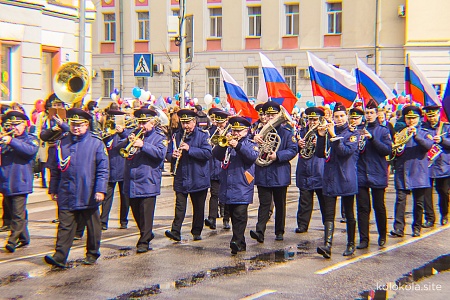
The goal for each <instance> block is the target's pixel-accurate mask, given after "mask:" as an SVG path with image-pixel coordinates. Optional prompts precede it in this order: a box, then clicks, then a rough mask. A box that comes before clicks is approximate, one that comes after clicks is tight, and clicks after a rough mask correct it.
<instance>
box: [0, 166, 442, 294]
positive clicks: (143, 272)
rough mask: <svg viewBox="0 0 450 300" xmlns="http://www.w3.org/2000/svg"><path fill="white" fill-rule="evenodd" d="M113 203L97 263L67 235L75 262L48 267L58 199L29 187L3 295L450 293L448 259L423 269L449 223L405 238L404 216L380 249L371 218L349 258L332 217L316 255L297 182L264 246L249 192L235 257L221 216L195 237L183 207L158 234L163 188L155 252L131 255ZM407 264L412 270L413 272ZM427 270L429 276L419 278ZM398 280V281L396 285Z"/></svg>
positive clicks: (168, 193) (4, 259)
mask: <svg viewBox="0 0 450 300" xmlns="http://www.w3.org/2000/svg"><path fill="white" fill-rule="evenodd" d="M294 164H295V163H294ZM167 181H170V178H168V179H166V181H165V182H167ZM36 183H37V182H36ZM394 200H395V191H394V190H393V189H392V188H391V187H390V188H388V190H387V195H386V206H387V208H388V217H389V220H388V222H389V225H388V226H389V227H388V230H391V229H392V222H393V214H394V210H393V207H394ZM117 202H118V201H115V203H114V206H113V209H112V214H111V220H110V224H109V229H108V230H107V231H104V232H103V235H102V244H101V253H102V256H101V257H100V259H99V260H98V262H97V264H96V265H94V266H83V265H81V264H80V260H81V259H83V257H84V252H85V250H84V245H85V238H83V239H82V240H81V241H75V242H74V247H73V248H72V251H71V253H70V256H69V260H70V262H71V264H72V265H73V267H72V268H70V269H67V270H63V271H60V270H52V269H51V268H50V267H49V266H47V265H46V264H45V263H44V262H43V256H44V255H46V254H50V253H52V252H53V248H54V243H55V235H56V226H57V225H55V224H53V223H51V220H52V219H54V218H55V216H56V206H55V203H54V202H52V201H51V200H49V198H48V196H47V195H46V192H45V190H43V189H40V188H36V189H35V193H34V194H32V195H31V196H30V198H29V202H28V203H29V204H28V210H29V229H30V233H31V238H32V240H31V244H30V245H29V246H28V247H26V248H21V249H18V250H17V251H16V252H15V253H13V254H10V253H6V252H5V251H4V249H1V250H0V298H1V299H19V298H23V299H113V298H117V299H130V298H134V299H146V298H153V297H157V298H161V299H177V298H184V299H208V298H212V299H242V298H246V297H247V298H246V299H257V298H259V299H358V298H363V296H364V295H372V296H374V295H377V297H378V296H380V295H382V299H384V298H385V296H384V294H383V293H384V292H383V291H378V292H377V293H374V292H368V293H366V294H364V291H370V290H374V289H377V287H378V288H379V289H380V290H381V289H383V288H384V287H385V286H386V285H387V286H388V287H389V288H390V291H389V292H388V296H389V297H388V298H395V299H448V295H449V294H450V286H449V285H450V284H449V282H450V280H449V279H450V276H449V274H450V273H448V272H438V271H444V270H446V269H450V259H447V258H448V257H446V258H445V259H441V260H438V261H437V262H435V263H434V265H433V268H431V267H430V266H425V267H423V266H424V265H426V264H427V263H429V262H430V261H433V260H435V259H436V258H438V257H440V256H442V255H446V254H449V253H450V246H449V245H450V231H449V230H448V228H449V225H446V226H440V225H436V227H435V228H432V229H424V230H423V231H422V236H421V237H420V238H412V237H411V236H410V233H411V228H410V224H411V222H412V215H411V213H408V214H407V228H406V233H407V234H408V235H407V236H405V237H404V238H400V239H399V238H397V239H395V238H388V242H387V245H386V247H385V248H382V249H380V248H379V247H378V245H377V239H378V236H377V233H376V226H375V225H373V224H372V225H371V227H370V230H371V243H370V247H369V248H368V249H365V250H357V252H356V254H355V255H354V256H352V257H349V258H346V257H343V256H342V252H343V251H344V250H345V244H346V233H345V224H341V223H339V222H336V227H337V229H336V231H335V238H334V241H333V254H332V258H331V259H330V260H325V259H324V258H322V257H321V256H319V255H317V254H316V247H317V245H320V244H321V243H322V240H323V229H322V225H321V215H320V211H319V210H318V204H317V201H315V210H314V212H313V217H312V220H311V225H310V229H309V232H308V233H306V234H296V233H295V232H294V229H295V228H296V213H297V203H298V190H297V188H296V187H295V184H294V185H293V186H291V187H289V189H288V205H287V218H286V234H285V239H284V241H282V242H279V241H275V240H274V238H275V235H274V231H273V230H274V224H273V220H271V221H270V222H269V223H268V227H267V231H266V239H265V242H264V244H258V243H257V242H256V241H254V240H252V239H251V238H250V236H249V233H248V231H249V230H250V229H254V227H255V224H256V219H257V207H258V199H257V194H255V201H254V204H252V205H251V206H250V211H249V222H248V228H247V231H246V237H247V252H245V253H243V254H239V255H236V256H232V255H231V254H230V249H229V240H230V238H231V232H230V231H227V230H223V229H222V226H221V225H222V224H221V219H218V229H217V230H210V229H209V228H205V229H204V231H203V234H202V235H203V240H202V241H196V242H194V241H193V240H192V236H191V234H190V225H191V224H190V221H191V217H192V216H191V206H190V205H189V206H188V213H187V216H186V219H185V224H184V226H183V230H182V231H183V232H182V238H183V240H182V241H181V242H179V243H174V242H172V241H170V240H169V239H167V238H166V237H165V236H164V231H165V230H166V229H169V228H170V225H171V222H172V218H173V215H174V193H173V191H172V188H171V187H170V186H166V187H163V189H162V194H161V196H159V197H158V198H157V208H156V214H155V230H154V232H155V235H156V237H155V239H154V240H153V241H152V245H151V246H152V247H153V251H150V252H148V253H145V254H136V247H135V244H136V242H137V234H138V233H137V228H136V226H135V223H134V222H133V221H132V214H131V212H130V223H129V228H128V229H126V230H120V229H118V227H119V222H118V218H117V217H118V206H117ZM411 202H412V201H411V199H408V205H407V211H408V212H411V211H412V207H411ZM337 211H340V210H339V209H337ZM436 212H437V214H438V210H437V208H436ZM337 220H339V216H338V215H337ZM6 237H7V233H0V238H4V239H6ZM357 242H358V239H357ZM414 269H417V270H416V271H414V272H413V270H414ZM433 270H434V271H433ZM410 273H411V275H409V274H410ZM428 274H429V275H431V274H435V275H431V276H430V277H425V278H422V277H423V276H427V275H428ZM419 275H423V276H419ZM399 281H400V282H402V283H404V284H403V285H396V282H397V283H398V282H399ZM407 282H409V283H407ZM438 285H439V287H440V288H439V289H438V287H437V286H438ZM408 287H409V289H408ZM366 299H367V298H366Z"/></svg>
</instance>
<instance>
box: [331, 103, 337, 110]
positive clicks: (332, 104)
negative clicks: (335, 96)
mask: <svg viewBox="0 0 450 300" xmlns="http://www.w3.org/2000/svg"><path fill="white" fill-rule="evenodd" d="M335 106H336V102H331V103H330V109H331V110H334V107H335Z"/></svg>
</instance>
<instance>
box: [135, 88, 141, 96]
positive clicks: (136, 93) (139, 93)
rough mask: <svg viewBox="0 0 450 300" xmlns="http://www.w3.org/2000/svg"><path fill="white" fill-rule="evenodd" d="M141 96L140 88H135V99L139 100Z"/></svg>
mask: <svg viewBox="0 0 450 300" xmlns="http://www.w3.org/2000/svg"><path fill="white" fill-rule="evenodd" d="M140 96H141V89H140V88H138V87H134V88H133V97H134V98H139V97H140Z"/></svg>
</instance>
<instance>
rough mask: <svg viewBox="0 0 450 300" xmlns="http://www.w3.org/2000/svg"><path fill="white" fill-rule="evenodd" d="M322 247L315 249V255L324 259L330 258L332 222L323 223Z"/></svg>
mask: <svg viewBox="0 0 450 300" xmlns="http://www.w3.org/2000/svg"><path fill="white" fill-rule="evenodd" d="M324 227H325V234H324V245H323V246H319V247H317V253H319V254H320V255H322V256H323V257H324V258H331V245H332V243H333V233H334V222H325V224H324Z"/></svg>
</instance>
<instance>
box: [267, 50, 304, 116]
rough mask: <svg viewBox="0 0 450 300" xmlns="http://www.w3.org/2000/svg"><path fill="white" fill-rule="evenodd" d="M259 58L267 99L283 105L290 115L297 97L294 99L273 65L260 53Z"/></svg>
mask: <svg viewBox="0 0 450 300" xmlns="http://www.w3.org/2000/svg"><path fill="white" fill-rule="evenodd" d="M259 56H260V57H261V65H262V70H263V74H264V80H265V82H266V88H267V95H268V97H269V99H270V100H272V101H275V102H277V103H278V104H280V105H283V106H284V108H286V110H287V111H288V112H289V113H292V110H293V109H294V106H295V104H296V103H297V97H295V95H294V93H293V92H292V91H291V89H290V88H289V86H288V85H287V84H286V81H285V80H284V78H283V77H282V76H281V74H280V73H279V72H278V70H277V69H276V68H275V66H274V65H273V63H272V62H271V61H270V60H269V59H268V58H267V57H266V56H265V55H264V54H262V53H261V52H260V53H259Z"/></svg>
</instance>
